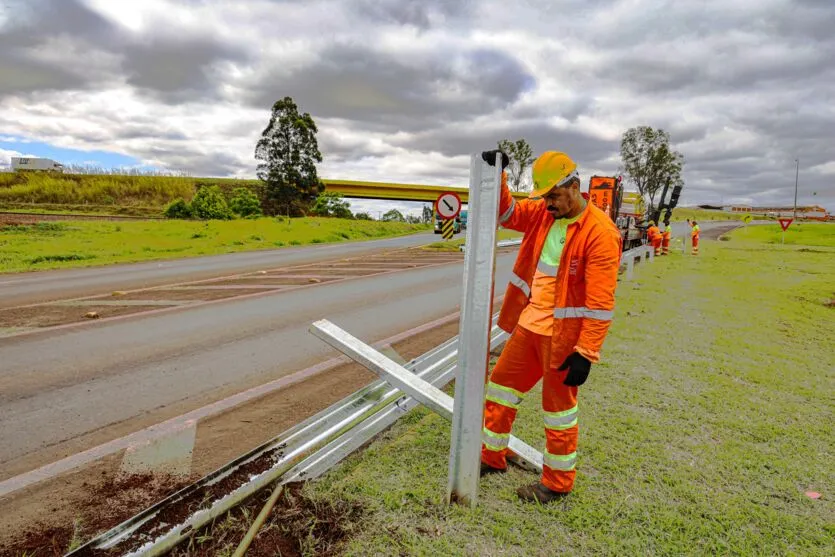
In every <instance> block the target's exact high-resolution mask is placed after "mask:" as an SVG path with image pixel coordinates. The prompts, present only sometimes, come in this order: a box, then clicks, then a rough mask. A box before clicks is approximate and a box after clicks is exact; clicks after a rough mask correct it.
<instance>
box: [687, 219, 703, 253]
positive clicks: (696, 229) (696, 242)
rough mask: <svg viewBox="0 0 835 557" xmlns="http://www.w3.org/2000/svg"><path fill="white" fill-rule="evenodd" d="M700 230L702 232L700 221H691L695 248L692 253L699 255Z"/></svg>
mask: <svg viewBox="0 0 835 557" xmlns="http://www.w3.org/2000/svg"><path fill="white" fill-rule="evenodd" d="M699 232H701V228H699V223H697V222H696V221H695V220H694V221H693V222H691V223H690V239H691V240H692V243H693V250H692V251H691V252H690V253H691V254H692V255H699Z"/></svg>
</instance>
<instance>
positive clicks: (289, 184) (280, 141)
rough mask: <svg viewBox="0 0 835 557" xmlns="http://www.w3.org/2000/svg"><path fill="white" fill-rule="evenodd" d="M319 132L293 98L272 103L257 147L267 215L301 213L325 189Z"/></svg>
mask: <svg viewBox="0 0 835 557" xmlns="http://www.w3.org/2000/svg"><path fill="white" fill-rule="evenodd" d="M318 131H319V130H318V129H317V128H316V123H315V122H314V121H313V118H312V117H311V116H310V114H308V113H307V112H305V113H304V114H299V110H298V107H297V106H296V103H295V102H293V99H292V98H290V97H284V98H283V99H282V100H280V101H277V102H276V103H275V104H274V105H273V110H272V116H271V117H270V122H269V124H267V127H266V128H265V129H264V131H263V132H262V133H261V139H260V140H258V144H257V145H256V146H255V158H256V159H257V160H259V161H261V162H260V163H258V178H259V179H260V180H261V181H263V182H264V185H265V197H266V199H265V200H264V211H265V212H266V213H267V214H269V215H274V214H283V215H291V216H302V215H304V214H305V213H306V211H307V209H308V208H309V207H310V204H311V203H312V202H313V201H314V200H315V199H316V197H317V196H318V195H319V194H320V193H321V192H323V191H324V190H325V186H324V184H322V182H321V181H320V180H319V176H318V175H317V173H316V163H320V162H322V153H320V152H319V144H318V142H317V141H316V132H318Z"/></svg>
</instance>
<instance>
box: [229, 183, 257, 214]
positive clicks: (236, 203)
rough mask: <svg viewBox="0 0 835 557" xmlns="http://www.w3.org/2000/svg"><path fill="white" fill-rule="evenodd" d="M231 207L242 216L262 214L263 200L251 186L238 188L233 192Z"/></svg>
mask: <svg viewBox="0 0 835 557" xmlns="http://www.w3.org/2000/svg"><path fill="white" fill-rule="evenodd" d="M229 207H230V208H231V209H232V211H233V212H235V214H237V215H240V216H242V217H259V216H261V202H260V201H258V196H257V195H255V194H254V193H252V191H251V190H250V189H249V188H236V189H235V191H234V192H232V201H230V202H229Z"/></svg>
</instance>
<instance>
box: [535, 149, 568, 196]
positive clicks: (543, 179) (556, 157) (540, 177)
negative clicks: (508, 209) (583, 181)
mask: <svg viewBox="0 0 835 557" xmlns="http://www.w3.org/2000/svg"><path fill="white" fill-rule="evenodd" d="M572 178H577V179H578V180H579V179H580V175H579V174H577V164H576V163H575V162H574V161H573V160H571V158H570V157H569V156H568V155H566V154H565V153H559V152H557V151H546V152H544V153H542V154H541V155H540V156H539V158H538V159H536V162H534V163H533V191H531V195H530V197H542V196H544V195H545V194H547V193H548V192H549V191H551V190H552V189H554V188H557V187H560V186H563V185H565V184H567V183H568V182H569V181H570V180H571V179H572Z"/></svg>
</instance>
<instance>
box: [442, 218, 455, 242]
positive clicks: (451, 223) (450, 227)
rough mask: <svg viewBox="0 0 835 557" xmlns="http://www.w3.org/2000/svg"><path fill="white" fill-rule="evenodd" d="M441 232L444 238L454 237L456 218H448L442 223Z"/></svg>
mask: <svg viewBox="0 0 835 557" xmlns="http://www.w3.org/2000/svg"><path fill="white" fill-rule="evenodd" d="M441 232H442V234H441V235H442V236H443V237H444V240H449V239H450V238H452V235H453V234H454V233H455V220H453V219H446V220H445V221H444V222H443V223H441Z"/></svg>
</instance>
